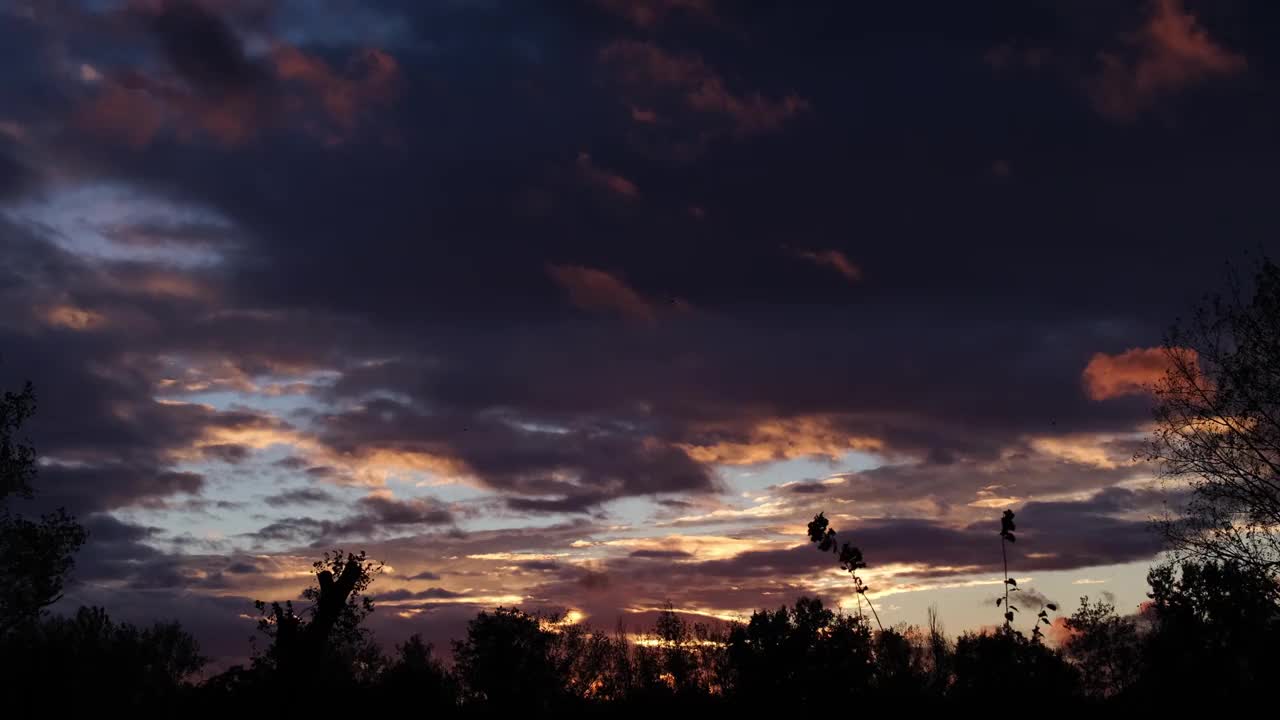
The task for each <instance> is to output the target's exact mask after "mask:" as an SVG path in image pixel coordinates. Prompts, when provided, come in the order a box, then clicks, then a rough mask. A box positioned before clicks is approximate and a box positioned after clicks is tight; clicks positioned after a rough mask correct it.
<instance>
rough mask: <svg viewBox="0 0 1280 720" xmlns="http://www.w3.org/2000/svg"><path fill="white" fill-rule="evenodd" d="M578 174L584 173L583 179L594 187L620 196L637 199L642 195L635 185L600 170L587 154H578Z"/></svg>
mask: <svg viewBox="0 0 1280 720" xmlns="http://www.w3.org/2000/svg"><path fill="white" fill-rule="evenodd" d="M578 172H580V173H582V177H584V178H585V179H586V180H587V182H589V183H591V184H592V185H595V186H596V187H600V188H604V189H606V190H609V191H611V192H614V193H617V194H618V195H623V196H626V197H636V196H638V195H639V194H640V189H639V188H637V187H636V184H635V183H633V182H631V181H630V180H628V179H626V178H624V177H622V176H621V175H619V174H617V173H614V172H610V171H608V170H604V169H602V168H600V167H599V166H597V165H596V164H595V163H593V162H592V161H591V156H590V155H588V154H587V153H584V152H580V153H578Z"/></svg>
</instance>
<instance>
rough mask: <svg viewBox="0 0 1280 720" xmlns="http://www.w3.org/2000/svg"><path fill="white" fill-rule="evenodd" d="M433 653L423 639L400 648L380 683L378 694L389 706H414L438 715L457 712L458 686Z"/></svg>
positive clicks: (407, 642) (415, 639) (408, 642)
mask: <svg viewBox="0 0 1280 720" xmlns="http://www.w3.org/2000/svg"><path fill="white" fill-rule="evenodd" d="M432 651H433V648H432V646H431V645H430V644H429V643H425V642H423V641H422V637H421V636H419V635H413V636H411V637H410V638H409V639H408V640H406V641H405V642H404V643H403V644H400V645H397V646H396V652H395V656H394V658H393V659H392V660H391V662H390V663H388V665H387V666H386V669H385V670H384V671H383V673H382V676H381V677H380V678H379V681H378V692H379V693H380V694H381V695H382V696H383V697H382V700H383V701H384V702H385V703H387V704H388V705H390V706H391V707H408V706H410V705H412V706H413V707H416V708H418V709H421V710H428V711H434V712H436V713H447V712H451V711H454V710H456V709H457V706H458V687H457V682H456V681H455V680H454V678H453V676H452V675H451V674H450V673H449V671H448V670H447V669H446V668H445V667H444V664H443V663H441V662H440V660H439V659H437V658H436V657H435V656H434V655H433V652H432Z"/></svg>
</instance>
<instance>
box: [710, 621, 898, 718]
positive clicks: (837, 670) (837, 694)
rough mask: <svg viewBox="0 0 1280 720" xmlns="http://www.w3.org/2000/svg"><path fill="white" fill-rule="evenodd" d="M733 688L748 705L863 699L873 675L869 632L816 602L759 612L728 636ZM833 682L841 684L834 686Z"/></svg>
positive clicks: (864, 627)
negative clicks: (835, 679)
mask: <svg viewBox="0 0 1280 720" xmlns="http://www.w3.org/2000/svg"><path fill="white" fill-rule="evenodd" d="M728 660H729V666H730V668H731V669H732V673H733V677H732V678H731V679H730V682H729V685H730V687H731V688H732V689H733V691H734V693H735V695H736V696H737V697H738V698H739V699H741V700H743V701H744V702H745V703H746V704H749V705H761V704H765V705H773V704H782V703H784V702H785V703H788V704H789V703H799V704H803V705H809V706H819V705H822V704H826V703H834V702H848V701H853V700H857V699H860V698H861V699H864V698H865V696H866V693H867V692H869V691H870V689H871V687H872V682H873V675H874V669H875V664H874V658H873V650H872V638H871V631H870V629H869V628H868V627H867V624H866V622H865V621H864V620H863V619H862V618H859V617H851V616H844V615H837V614H836V613H834V612H832V611H831V610H828V609H826V608H824V607H823V606H822V601H820V600H818V599H816V598H807V597H802V598H800V599H799V600H797V601H796V603H795V605H794V606H792V607H790V608H788V607H786V606H783V607H780V608H778V609H777V610H772V611H770V610H760V611H757V612H755V613H753V614H752V616H751V619H750V620H748V621H747V623H746V624H744V625H736V626H735V627H733V628H732V629H731V630H730V632H729V638H728ZM834 678H838V681H835V682H833V679H834Z"/></svg>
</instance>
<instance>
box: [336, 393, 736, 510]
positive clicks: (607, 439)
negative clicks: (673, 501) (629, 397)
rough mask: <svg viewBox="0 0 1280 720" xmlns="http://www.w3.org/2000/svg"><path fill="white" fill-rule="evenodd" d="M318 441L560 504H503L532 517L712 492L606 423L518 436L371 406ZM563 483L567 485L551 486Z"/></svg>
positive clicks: (665, 454) (690, 471) (663, 453)
mask: <svg viewBox="0 0 1280 720" xmlns="http://www.w3.org/2000/svg"><path fill="white" fill-rule="evenodd" d="M320 437H321V438H323V439H324V440H325V441H326V442H327V443H329V444H331V445H332V446H333V447H334V449H335V450H337V451H339V452H358V451H359V450H361V449H362V448H375V447H382V448H390V449H394V450H396V451H401V452H420V453H425V454H428V455H432V456H439V457H443V458H447V459H450V460H453V461H456V462H458V463H460V464H461V465H462V471H463V472H464V473H470V474H474V475H475V476H476V477H477V478H479V479H480V480H481V481H483V482H484V483H486V484H487V485H489V486H490V487H493V488H495V489H498V490H502V491H506V492H509V493H512V494H515V495H537V496H548V495H549V496H559V497H552V498H544V497H535V498H528V497H513V498H511V499H509V503H510V505H511V506H512V507H513V508H516V509H521V510H528V511H531V512H579V511H583V510H586V509H588V508H590V507H591V506H593V505H598V504H599V503H601V502H603V501H605V500H608V499H611V498H616V497H625V496H629V495H641V494H648V493H655V492H679V491H695V492H697V491H702V492H705V491H708V490H710V489H712V487H713V480H712V477H711V474H710V473H709V471H708V470H707V469H706V468H704V467H702V466H701V465H699V464H698V463H696V462H694V461H693V460H692V459H691V458H689V456H688V455H687V454H686V453H685V452H683V451H682V450H680V449H678V448H674V447H670V446H665V445H662V444H659V443H656V442H646V441H645V438H644V436H643V435H641V434H640V433H636V432H633V431H632V432H628V431H626V430H620V429H615V428H614V427H611V426H610V424H609V423H600V424H597V425H594V426H590V425H588V426H585V427H572V428H554V427H553V428H545V429H544V428H525V427H520V423H519V421H518V419H515V418H513V419H512V420H511V421H503V420H502V419H490V418H482V417H474V416H466V415H432V414H427V413H423V412H419V411H415V410H414V409H413V408H411V407H406V406H404V405H402V404H400V403H396V402H394V401H391V400H376V401H372V402H369V403H366V404H365V406H364V407H363V408H362V409H361V410H357V411H352V412H348V413H345V414H341V415H331V416H328V417H326V418H325V420H324V425H323V429H322V430H321V434H320ZM564 475H568V476H570V477H572V478H573V480H572V481H566V480H561V479H558V477H562V476H564Z"/></svg>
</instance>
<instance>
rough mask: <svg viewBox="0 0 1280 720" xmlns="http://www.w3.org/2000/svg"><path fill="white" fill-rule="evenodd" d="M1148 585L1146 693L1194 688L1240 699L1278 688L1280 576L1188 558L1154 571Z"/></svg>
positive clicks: (1209, 694) (1210, 694) (1143, 685)
mask: <svg viewBox="0 0 1280 720" xmlns="http://www.w3.org/2000/svg"><path fill="white" fill-rule="evenodd" d="M1147 583H1148V585H1150V587H1151V590H1150V592H1149V593H1148V596H1149V597H1150V598H1151V603H1150V606H1149V608H1148V614H1149V616H1150V620H1151V623H1152V627H1151V630H1150V632H1149V634H1148V636H1147V638H1146V642H1145V647H1144V657H1143V660H1144V664H1143V669H1142V673H1141V679H1140V682H1139V684H1140V686H1141V688H1140V689H1141V691H1142V693H1143V694H1144V695H1146V696H1149V697H1159V696H1162V695H1164V694H1166V693H1169V692H1175V691H1177V690H1178V689H1179V688H1186V687H1192V686H1194V687H1197V688H1199V691H1198V692H1199V693H1200V694H1201V695H1202V696H1207V697H1218V698H1223V699H1226V698H1237V699H1238V698H1239V697H1240V696H1242V695H1250V694H1258V693H1259V692H1262V691H1264V690H1267V691H1269V690H1270V689H1271V688H1270V687H1269V684H1270V683H1271V682H1272V681H1273V680H1274V678H1276V677H1280V675H1277V672H1278V671H1280V654H1278V653H1277V652H1276V648H1277V647H1280V645H1278V643H1280V605H1278V604H1277V601H1276V598H1277V586H1276V580H1275V578H1274V577H1272V576H1270V575H1267V574H1264V573H1259V572H1257V571H1256V570H1254V569H1253V568H1252V567H1248V566H1243V565H1240V564H1236V563H1215V562H1206V563H1195V562H1183V563H1180V564H1177V565H1175V564H1173V563H1165V564H1162V565H1158V566H1156V567H1154V568H1152V569H1151V572H1150V573H1149V574H1148V576H1147Z"/></svg>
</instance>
